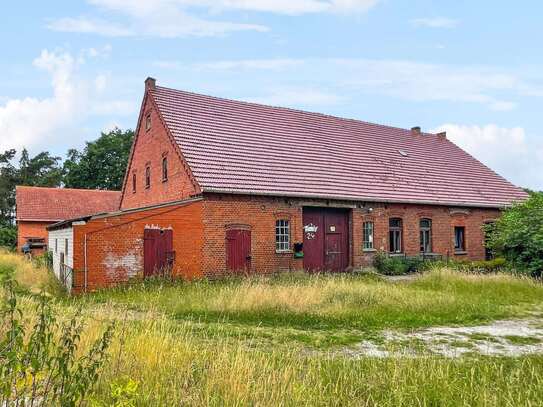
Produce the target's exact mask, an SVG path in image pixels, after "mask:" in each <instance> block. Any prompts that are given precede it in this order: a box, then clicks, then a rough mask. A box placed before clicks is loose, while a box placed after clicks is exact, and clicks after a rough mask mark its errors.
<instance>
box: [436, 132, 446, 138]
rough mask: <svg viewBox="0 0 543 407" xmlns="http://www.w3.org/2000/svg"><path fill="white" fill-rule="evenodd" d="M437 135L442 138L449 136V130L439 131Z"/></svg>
mask: <svg viewBox="0 0 543 407" xmlns="http://www.w3.org/2000/svg"><path fill="white" fill-rule="evenodd" d="M437 136H438V137H442V138H447V132H446V131H442V132H441V133H437Z"/></svg>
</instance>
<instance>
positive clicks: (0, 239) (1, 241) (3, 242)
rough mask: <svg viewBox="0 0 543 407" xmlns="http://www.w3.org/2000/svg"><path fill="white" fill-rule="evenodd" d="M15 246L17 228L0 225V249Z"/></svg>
mask: <svg viewBox="0 0 543 407" xmlns="http://www.w3.org/2000/svg"><path fill="white" fill-rule="evenodd" d="M16 244H17V228H16V227H15V226H4V225H0V247H7V248H10V249H13V248H15V246H16Z"/></svg>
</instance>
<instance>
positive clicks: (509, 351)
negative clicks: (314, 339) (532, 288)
mask: <svg viewBox="0 0 543 407" xmlns="http://www.w3.org/2000/svg"><path fill="white" fill-rule="evenodd" d="M382 334H383V338H384V340H383V343H379V344H377V343H375V342H372V341H368V340H365V341H363V342H361V343H359V344H357V345H355V346H351V347H348V348H343V349H341V350H339V351H337V352H333V353H334V354H335V355H342V356H345V357H350V358H360V357H378V358H383V357H399V356H410V357H417V356H424V355H426V356H427V355H429V354H430V355H431V354H435V355H441V356H445V357H450V358H457V357H462V356H467V355H485V356H512V357H516V356H523V355H529V354H537V353H543V319H541V318H537V319H519V320H503V321H496V322H494V323H492V324H488V325H480V326H466V327H433V328H427V329H421V330H416V331H412V332H400V331H392V330H387V331H384V332H383V333H382Z"/></svg>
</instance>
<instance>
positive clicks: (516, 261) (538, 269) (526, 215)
mask: <svg viewBox="0 0 543 407" xmlns="http://www.w3.org/2000/svg"><path fill="white" fill-rule="evenodd" d="M488 232H489V242H488V245H489V247H490V248H491V249H492V250H493V251H494V252H496V253H498V254H501V255H502V256H504V257H505V258H506V259H507V260H508V261H509V262H511V263H512V264H513V266H514V267H515V269H517V270H518V271H523V270H524V271H526V272H527V273H529V274H531V275H532V276H534V277H536V276H537V277H541V274H542V271H543V193H541V192H540V193H532V194H531V195H530V198H529V199H528V200H526V201H525V202H522V203H517V204H515V205H513V206H512V207H511V208H508V209H506V210H505V211H504V213H503V214H502V216H501V217H500V218H499V219H498V220H497V221H496V223H495V224H494V225H492V226H490V227H489V229H488Z"/></svg>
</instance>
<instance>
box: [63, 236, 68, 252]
mask: <svg viewBox="0 0 543 407" xmlns="http://www.w3.org/2000/svg"><path fill="white" fill-rule="evenodd" d="M64 254H65V255H66V256H68V239H64Z"/></svg>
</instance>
